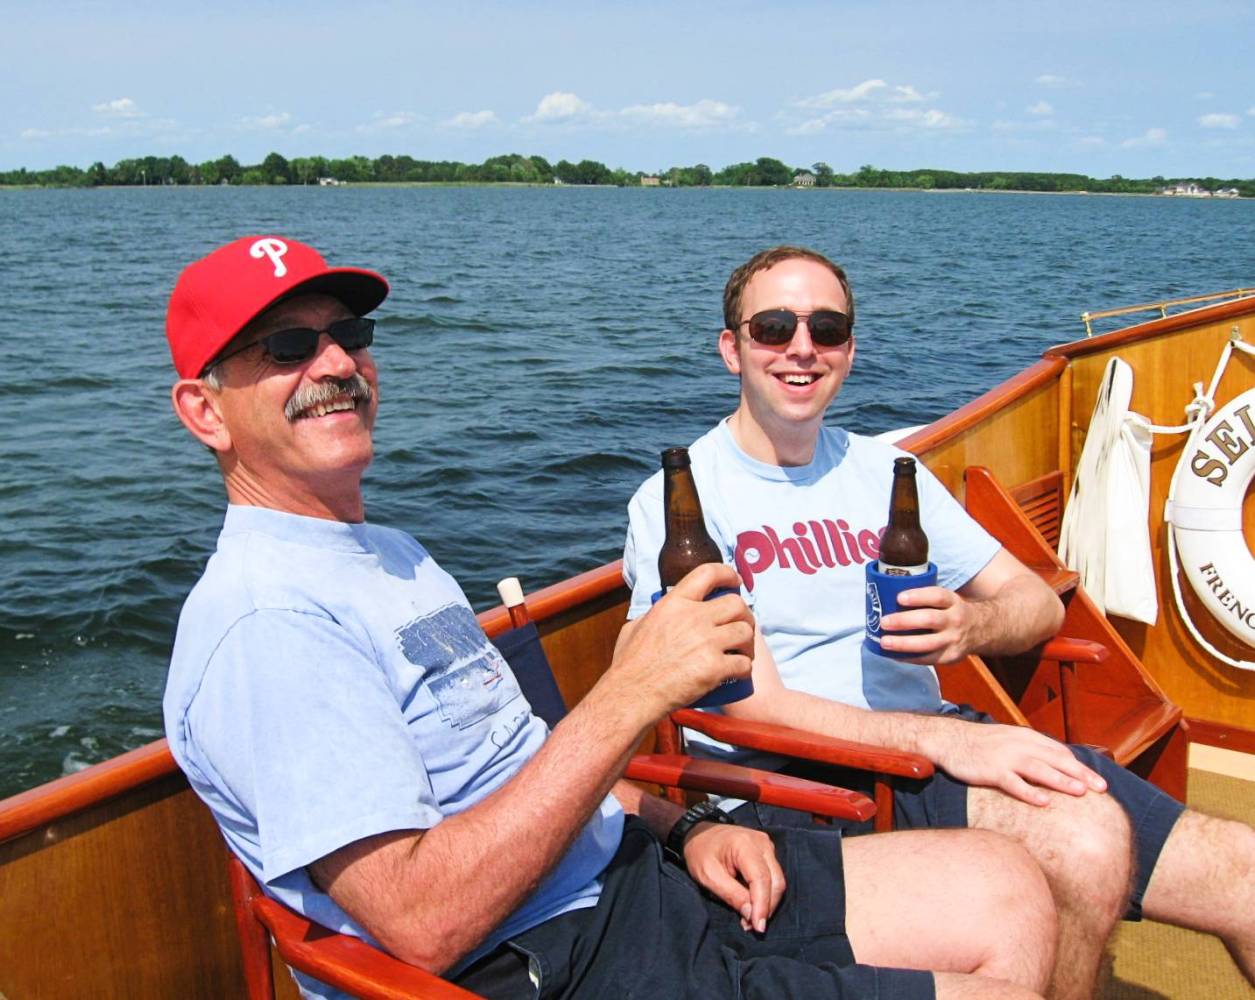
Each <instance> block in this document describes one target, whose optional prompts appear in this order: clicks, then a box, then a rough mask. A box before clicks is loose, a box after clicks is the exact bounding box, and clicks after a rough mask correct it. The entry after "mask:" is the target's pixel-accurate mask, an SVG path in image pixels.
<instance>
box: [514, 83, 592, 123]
mask: <svg viewBox="0 0 1255 1000" xmlns="http://www.w3.org/2000/svg"><path fill="white" fill-rule="evenodd" d="M592 110H593V106H592V105H591V104H589V103H588V102H586V101H581V100H580V99H579V98H578V97H577V96H575V94H571V93H567V92H566V91H564V90H556V91H554V92H553V93H552V94H546V95H545V96H544V97H542V98H541V99H540V103H539V104H537V105H536V113H535V114H534V115H529V116H528V117H527V118H526V119H524V120H525V121H536V122H566V121H571V120H572V119H575V118H580V117H583V116H586V115H588V114H589V113H590V112H591V111H592Z"/></svg>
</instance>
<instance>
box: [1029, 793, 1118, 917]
mask: <svg viewBox="0 0 1255 1000" xmlns="http://www.w3.org/2000/svg"><path fill="white" fill-rule="evenodd" d="M1051 808H1052V809H1056V810H1057V812H1059V813H1060V814H1061V815H1060V816H1059V821H1057V822H1056V823H1055V824H1053V830H1052V834H1053V837H1054V840H1055V844H1054V846H1053V848H1052V849H1051V853H1052V854H1053V855H1054V856H1055V859H1056V863H1055V866H1054V867H1055V870H1056V871H1066V872H1069V873H1070V878H1069V881H1070V882H1071V883H1073V884H1074V885H1076V886H1080V887H1083V889H1084V895H1085V897H1086V898H1087V903H1088V905H1090V906H1095V905H1098V906H1102V908H1103V909H1104V910H1109V911H1110V912H1111V913H1113V914H1114V915H1116V916H1119V915H1120V914H1121V913H1123V912H1124V907H1125V905H1126V903H1127V900H1128V894H1129V889H1130V883H1131V880H1132V877H1133V835H1132V828H1131V826H1130V824H1129V818H1128V816H1127V815H1126V814H1125V812H1124V809H1123V808H1121V806H1120V804H1119V803H1118V802H1116V801H1115V799H1113V798H1111V796H1109V795H1095V794H1092V793H1090V794H1087V795H1085V796H1083V797H1082V798H1080V799H1073V800H1071V801H1069V802H1066V803H1065V802H1056V803H1055V804H1054V805H1052V807H1051ZM1048 867H1050V866H1048ZM1104 904H1105V905H1104Z"/></svg>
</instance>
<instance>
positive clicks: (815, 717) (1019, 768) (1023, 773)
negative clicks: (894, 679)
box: [724, 619, 1106, 805]
mask: <svg viewBox="0 0 1255 1000" xmlns="http://www.w3.org/2000/svg"><path fill="white" fill-rule="evenodd" d="M886 620H888V619H886ZM753 677H754V694H753V695H752V696H751V697H749V698H747V699H745V700H744V701H740V702H736V703H734V704H731V705H725V706H724V711H725V712H727V714H728V715H731V716H734V717H739V718H745V719H755V720H758V721H760V722H772V723H775V724H777V725H781V726H789V727H791V728H794V729H802V730H809V731H811V732H816V733H825V734H827V735H829V736H835V737H839V738H841V739H846V740H853V741H855V742H858V743H870V744H872V745H873V746H881V747H889V748H892V749H897V750H905V751H909V752H912V753H918V754H922V755H923V756H925V757H927V758H928V759H929V760H932V761H933V762H935V763H936V764H937V765H938V766H939V767H941V768H942V770H944V771H945V772H946V773H947V774H949V775H951V776H952V777H954V778H957V779H958V780H960V781H963V782H965V783H967V784H969V785H980V786H986V787H990V788H999V789H1001V790H1002V791H1004V792H1006V793H1007V794H1008V795H1011V796H1014V797H1015V798H1017V799H1020V800H1022V801H1024V802H1027V803H1029V804H1030V805H1045V804H1046V803H1047V802H1048V801H1049V796H1048V795H1047V794H1046V793H1045V791H1043V789H1053V790H1054V791H1058V792H1066V793H1068V794H1070V795H1084V794H1085V792H1086V791H1103V790H1105V789H1106V782H1104V781H1103V779H1102V778H1101V777H1099V776H1098V775H1097V774H1095V773H1094V772H1093V771H1091V770H1090V769H1089V768H1087V767H1085V766H1084V765H1083V764H1081V763H1080V762H1079V761H1078V760H1077V759H1076V758H1075V757H1074V756H1072V753H1071V751H1069V750H1068V748H1067V747H1065V746H1064V745H1063V744H1061V743H1058V742H1056V741H1055V740H1052V739H1051V738H1050V737H1048V736H1045V735H1043V734H1042V733H1039V732H1037V731H1036V730H1033V729H1028V728H1025V727H1022V726H1001V725H985V724H983V723H973V722H966V721H964V720H962V719H952V718H946V717H944V716H938V715H917V714H914V713H910V712H883V711H871V710H868V709H865V708H855V707H854V706H852V705H844V704H842V703H841V702H837V701H830V700H828V699H827V698H821V697H818V696H816V695H811V694H806V693H804V692H802V691H793V690H790V689H789V688H786V687H785V686H784V683H783V682H782V681H781V680H780V674H779V671H778V670H777V669H776V663H775V659H774V658H773V657H772V655H771V650H770V649H769V648H768V646H767V643H766V641H765V640H764V639H763V637H762V635H761V633H758V634H757V635H756V637H755V644H754V674H753Z"/></svg>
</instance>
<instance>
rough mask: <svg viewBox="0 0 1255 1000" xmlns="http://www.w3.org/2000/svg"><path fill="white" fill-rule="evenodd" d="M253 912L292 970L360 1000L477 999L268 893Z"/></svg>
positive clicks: (255, 905)
mask: <svg viewBox="0 0 1255 1000" xmlns="http://www.w3.org/2000/svg"><path fill="white" fill-rule="evenodd" d="M252 907H253V913H254V915H255V916H256V917H257V919H258V920H260V921H261V922H262V923H263V924H265V925H266V928H267V929H268V930H269V931H270V933H271V934H272V935H273V936H274V939H275V947H276V948H278V950H279V954H280V955H281V956H282V957H283V960H284V961H285V962H287V963H288V965H290V966H292V967H293V968H294V969H299V970H300V971H301V972H305V973H308V974H309V975H311V976H313V977H314V978H315V979H318V980H320V981H322V982H324V983H327V984H328V985H330V986H334V987H336V988H337V989H341V990H344V991H345V992H346V993H350V994H352V995H353V996H355V997H361V998H362V1000H398V998H401V997H415V998H421V1000H476V998H477V994H475V993H470V992H468V991H466V990H464V989H462V988H461V987H458V986H454V985H453V984H452V983H450V982H448V981H447V980H444V979H441V978H440V977H439V976H437V975H434V974H433V973H430V972H427V971H426V970H424V969H420V968H418V967H416V966H413V965H406V964H405V963H404V962H402V961H399V960H398V959H395V958H393V957H392V956H391V955H388V954H385V953H384V952H382V951H380V950H379V949H378V948H374V947H372V946H371V945H369V944H367V943H366V942H365V941H360V940H358V939H357V938H355V937H350V936H349V935H347V934H337V933H335V932H334V931H329V930H327V928H325V927H322V926H319V925H318V924H315V923H312V922H311V921H309V920H306V919H305V918H304V917H302V916H301V915H300V914H298V913H294V912H293V911H292V910H289V909H288V908H287V907H286V906H284V905H283V904H282V903H279V902H276V901H275V900H273V899H270V898H269V897H266V896H258V897H257V898H255V899H254V900H253V901H252Z"/></svg>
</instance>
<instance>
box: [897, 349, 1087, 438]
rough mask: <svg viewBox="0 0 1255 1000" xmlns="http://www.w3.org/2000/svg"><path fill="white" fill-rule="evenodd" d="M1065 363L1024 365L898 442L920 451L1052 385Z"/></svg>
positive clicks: (1049, 361) (1055, 360)
mask: <svg viewBox="0 0 1255 1000" xmlns="http://www.w3.org/2000/svg"><path fill="white" fill-rule="evenodd" d="M1066 367H1067V361H1065V360H1064V359H1063V358H1053V357H1052V358H1043V359H1042V360H1041V361H1038V362H1036V363H1035V364H1033V365H1030V366H1029V367H1028V368H1025V369H1024V371H1022V372H1020V373H1019V374H1018V375H1013V376H1012V377H1011V378H1009V379H1007V380H1006V381H1005V382H1003V383H1002V384H1001V385H998V386H995V387H994V388H992V389H990V390H989V391H988V392H987V393H985V394H984V395H981V396H977V397H976V398H975V399H974V400H972V401H971V402H970V403H968V404H967V405H966V406H960V407H959V408H958V409H957V410H955V411H954V412H953V413H950V414H948V415H947V416H944V417H942V418H941V419H940V420H937V421H934V422H933V423H931V424H929V425H928V426H927V427H922V428H920V429H919V430H918V431H916V432H915V433H914V434H910V435H908V436H907V437H905V438H903V439H902V440H901V441H898V442H897V445H898V447H899V448H902V449H904V450H905V451H909V452H912V453H914V454H916V455H921V454H923V453H925V452H927V451H929V450H931V449H933V448H935V447H937V445H939V444H942V443H943V442H945V441H948V440H950V439H951V438H953V437H955V436H957V435H959V434H962V433H963V432H964V431H966V430H969V429H971V428H972V427H975V426H976V425H977V424H979V423H980V422H981V421H983V420H985V419H986V418H988V417H990V416H992V415H993V414H995V413H997V412H998V411H999V410H1002V409H1004V408H1005V407H1006V406H1007V405H1008V404H1010V403H1014V402H1015V401H1016V400H1017V399H1022V398H1024V397H1025V396H1027V395H1029V394H1030V393H1032V392H1033V391H1034V390H1036V389H1039V388H1041V387H1042V386H1044V385H1049V384H1050V383H1051V382H1053V381H1055V380H1056V379H1057V378H1058V377H1059V375H1060V373H1061V372H1062V371H1063V370H1064V369H1065V368H1066Z"/></svg>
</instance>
